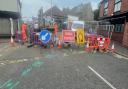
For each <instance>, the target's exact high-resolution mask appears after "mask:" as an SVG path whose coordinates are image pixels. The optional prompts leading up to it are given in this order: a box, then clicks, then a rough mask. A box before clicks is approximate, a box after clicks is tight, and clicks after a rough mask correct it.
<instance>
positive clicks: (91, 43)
mask: <svg viewBox="0 0 128 89" xmlns="http://www.w3.org/2000/svg"><path fill="white" fill-rule="evenodd" d="M87 45H88V50H89V51H93V50H96V49H98V41H97V37H96V36H88V37H87Z"/></svg>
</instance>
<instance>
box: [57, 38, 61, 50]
mask: <svg viewBox="0 0 128 89" xmlns="http://www.w3.org/2000/svg"><path fill="white" fill-rule="evenodd" d="M57 46H58V48H59V49H61V48H62V45H61V41H60V40H59V42H58V45H57Z"/></svg>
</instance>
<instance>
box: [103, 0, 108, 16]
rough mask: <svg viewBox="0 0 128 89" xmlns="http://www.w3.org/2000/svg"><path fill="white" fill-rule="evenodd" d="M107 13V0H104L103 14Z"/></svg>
mask: <svg viewBox="0 0 128 89" xmlns="http://www.w3.org/2000/svg"><path fill="white" fill-rule="evenodd" d="M107 14H108V0H105V1H104V15H107Z"/></svg>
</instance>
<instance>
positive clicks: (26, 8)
mask: <svg viewBox="0 0 128 89" xmlns="http://www.w3.org/2000/svg"><path fill="white" fill-rule="evenodd" d="M21 2H22V15H23V17H32V16H37V13H38V10H39V8H41V7H43V9H44V11H46V10H47V9H49V8H50V7H51V0H21ZM52 2H53V5H57V6H58V7H59V8H60V9H62V8H64V7H70V8H72V7H74V6H77V5H79V4H81V3H88V2H91V4H92V8H93V9H96V8H97V5H98V3H99V2H100V0H52Z"/></svg>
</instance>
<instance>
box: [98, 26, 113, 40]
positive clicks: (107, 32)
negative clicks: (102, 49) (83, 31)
mask: <svg viewBox="0 0 128 89" xmlns="http://www.w3.org/2000/svg"><path fill="white" fill-rule="evenodd" d="M113 31H114V25H99V26H98V28H97V35H101V36H103V37H108V38H110V39H111V38H112V33H113Z"/></svg>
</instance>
